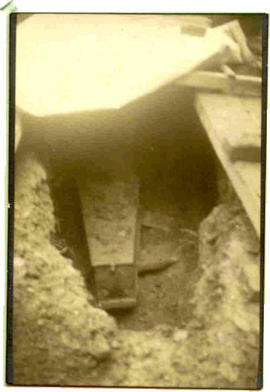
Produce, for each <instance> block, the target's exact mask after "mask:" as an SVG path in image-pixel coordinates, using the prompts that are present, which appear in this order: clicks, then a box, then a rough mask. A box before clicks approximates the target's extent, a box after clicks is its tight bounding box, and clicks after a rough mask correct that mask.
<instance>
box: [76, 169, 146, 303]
mask: <svg viewBox="0 0 270 392" xmlns="http://www.w3.org/2000/svg"><path fill="white" fill-rule="evenodd" d="M78 187H79V193H80V198H81V205H82V213H83V218H84V224H85V231H86V235H87V241H88V247H89V252H90V261H91V264H92V267H93V270H94V277H95V284H96V291H97V296H98V301H99V303H100V304H101V306H102V307H103V308H105V309H110V308H123V307H132V306H135V305H136V295H137V270H136V263H135V261H136V247H137V238H138V237H137V234H138V228H137V212H138V204H139V186H138V184H137V183H127V182H120V181H111V180H107V181H97V180H93V179H91V178H89V176H84V179H83V180H82V179H81V180H78Z"/></svg>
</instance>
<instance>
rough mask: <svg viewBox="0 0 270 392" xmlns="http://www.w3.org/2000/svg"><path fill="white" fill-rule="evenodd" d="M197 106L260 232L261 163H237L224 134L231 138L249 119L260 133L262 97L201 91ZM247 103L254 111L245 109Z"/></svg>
mask: <svg viewBox="0 0 270 392" xmlns="http://www.w3.org/2000/svg"><path fill="white" fill-rule="evenodd" d="M245 101H247V102H245ZM195 107H196V110H197V113H198V115H199V117H200V119H201V122H202V124H203V126H204V128H205V130H206V132H207V134H208V136H209V139H210V141H211V143H212V144H213V147H214V149H215V151H216V153H217V156H218V158H219V159H220V161H221V163H222V165H223V167H224V169H225V171H226V173H227V175H228V177H229V179H230V180H231V182H232V185H233V187H234V189H235V191H236V193H237V194H238V196H239V198H240V200H241V201H242V203H243V206H244V208H245V209H246V212H247V215H248V216H249V218H250V221H251V222H252V224H253V226H254V228H255V230H256V232H257V234H258V236H260V163H250V162H234V163H233V162H232V161H231V160H230V158H229V155H228V153H227V151H226V149H225V148H224V137H227V138H228V139H229V138H230V134H233V133H237V132H239V128H241V127H242V126H243V127H244V126H247V121H248V119H250V124H249V125H250V128H249V129H250V131H251V128H253V131H254V133H256V134H257V133H260V131H261V130H260V120H258V119H257V116H258V115H259V114H260V111H259V110H258V107H260V99H258V98H257V99H256V98H249V97H241V98H240V97H233V96H232V97H229V96H225V95H221V94H198V95H197V96H196V99H195ZM246 107H249V108H250V111H251V112H252V114H250V113H249V112H248V111H245V110H244V108H246ZM259 118H260V116H259ZM257 120H258V121H257Z"/></svg>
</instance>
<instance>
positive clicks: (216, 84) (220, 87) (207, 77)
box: [176, 71, 262, 97]
mask: <svg viewBox="0 0 270 392" xmlns="http://www.w3.org/2000/svg"><path fill="white" fill-rule="evenodd" d="M176 83H177V84H178V85H180V86H187V87H194V88H199V89H205V90H215V91H222V92H224V93H227V94H230V95H232V94H234V95H252V96H258V97H260V96H261V88H262V79H261V78H260V77H257V76H246V75H236V76H235V77H230V76H228V75H226V74H225V73H222V72H209V71H194V72H191V73H189V74H188V75H185V76H183V77H180V78H179V79H178V80H177V81H176Z"/></svg>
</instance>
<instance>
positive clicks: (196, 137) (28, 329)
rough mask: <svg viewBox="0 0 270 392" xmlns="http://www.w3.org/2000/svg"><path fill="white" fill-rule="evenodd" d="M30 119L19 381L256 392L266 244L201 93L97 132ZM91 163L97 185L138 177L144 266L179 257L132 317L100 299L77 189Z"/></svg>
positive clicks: (140, 107) (179, 94)
mask: <svg viewBox="0 0 270 392" xmlns="http://www.w3.org/2000/svg"><path fill="white" fill-rule="evenodd" d="M24 122H25V129H26V132H25V134H24V135H23V139H22V141H21V144H20V145H19V148H18V150H17V152H16V173H15V229H14V311H13V320H14V323H13V361H14V367H13V371H14V373H13V376H14V382H15V384H20V385H85V386H141V387H144V386H148V387H214V388H215V387H220V388H228V387H240V388H245V387H248V388H252V387H255V386H256V383H257V367H258V345H259V290H260V287H259V245H258V239H257V237H256V234H255V233H254V231H253V228H252V227H251V225H250V223H249V221H248V219H247V217H246V215H245V212H244V210H243V208H242V206H241V204H240V202H239V200H238V199H237V197H236V195H235V194H234V191H233V190H232V189H231V187H230V184H229V182H228V180H227V179H226V176H225V174H224V173H223V172H222V170H221V169H220V167H219V164H218V162H217V158H216V156H215V153H214V151H213V149H212V147H211V145H210V143H209V142H208V139H207V136H206V134H205V132H204V129H203V128H202V126H201V124H200V122H199V119H198V118H197V115H196V113H195V110H194V108H193V93H192V92H191V91H189V90H181V89H179V88H178V87H175V86H169V87H166V88H163V89H161V90H160V91H158V93H155V94H152V95H150V96H148V97H146V98H144V99H141V100H139V101H138V102H135V103H132V104H130V105H128V106H127V107H125V108H123V109H121V110H120V111H106V113H103V112H102V113H100V112H98V113H92V114H91V122H90V125H87V128H86V125H85V124H86V123H87V124H88V123H89V114H88V113H87V114H85V116H84V114H82V115H80V116H79V117H76V115H73V116H71V117H69V120H68V121H67V120H66V119H65V118H64V117H63V116H54V117H51V118H46V119H38V118H37V119H31V120H30V119H29V118H28V116H27V115H25V114H24ZM78 127H79V129H78ZM46 129H50V132H48V131H46ZM99 130H100V133H98V131H99ZM64 132H66V133H64ZM89 134H91V135H94V137H93V136H92V139H91V137H90V136H89ZM97 135H100V136H97ZM108 135H109V136H110V138H109V139H108ZM89 140H90V141H91V143H89ZM108 140H109V142H108ZM85 167H87V169H88V168H89V167H90V168H91V170H90V176H92V178H93V181H94V180H95V178H97V177H100V176H107V175H109V176H113V177H114V178H121V179H126V178H129V176H133V175H134V174H135V175H136V177H137V178H138V179H139V183H140V215H141V216H142V219H140V246H139V249H138V252H137V254H136V257H137V259H138V260H137V263H138V264H139V265H147V263H148V264H149V265H155V263H156V261H157V259H159V260H160V261H164V260H165V261H166V260H170V259H173V260H174V262H173V263H172V264H171V265H168V266H166V268H163V269H159V268H154V269H152V270H150V269H149V268H148V269H147V268H144V271H143V273H140V274H139V277H138V303H137V306H136V307H134V308H133V309H130V310H121V311H116V310H115V311H110V313H108V312H105V311H104V310H102V309H100V308H99V307H98V306H97V304H96V300H95V298H96V288H95V282H94V279H93V272H92V267H91V262H90V259H89V249H88V245H87V238H86V233H85V228H84V223H83V216H82V210H81V202H80V197H79V192H78V188H77V185H76V184H77V183H78V178H79V177H80V176H81V175H84V174H83V173H85ZM88 173H89V170H88ZM220 173H222V174H220ZM220 184H222V186H223V185H224V184H225V185H226V190H225V191H224V187H222V191H220V189H221V187H220ZM251 243H252V244H253V245H252V246H251Z"/></svg>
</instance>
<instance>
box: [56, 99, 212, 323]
mask: <svg viewBox="0 0 270 392" xmlns="http://www.w3.org/2000/svg"><path fill="white" fill-rule="evenodd" d="M188 109H189V110H188V111H187V112H186V116H187V117H186V119H185V121H184V124H181V121H180V122H179V120H176V119H177V118H179V110H178V111H177V113H175V117H171V116H170V117H169V116H167V119H168V123H166V122H165V123H163V127H164V129H159V130H158V132H156V134H153V132H151V138H149V135H147V134H144V133H141V140H140V142H139V143H138V141H137V145H136V143H134V146H131V149H133V151H135V153H134V157H135V159H134V167H135V168H136V174H137V175H138V178H139V181H140V207H139V209H140V217H141V219H140V246H139V249H138V252H137V255H136V259H137V265H138V298H137V299H138V303H137V306H136V307H134V308H132V309H129V310H126V309H125V310H111V311H110V313H111V314H112V315H113V316H114V317H115V318H116V319H117V321H118V324H119V326H120V327H121V328H126V329H134V330H146V329H150V328H153V327H154V326H155V325H160V324H168V325H171V326H174V325H175V326H178V327H180V328H183V327H184V326H185V325H186V323H187V322H188V321H189V320H190V318H191V317H192V305H191V304H190V302H189V300H190V299H191V297H192V291H193V287H194V284H195V282H196V280H197V278H198V274H199V268H198V228H199V224H200V222H201V221H202V220H203V219H204V218H205V217H206V216H207V215H208V213H209V212H210V211H211V210H212V208H213V206H214V205H215V203H216V201H217V200H216V198H217V185H216V177H215V175H216V170H215V166H216V158H215V154H214V152H213V150H212V148H211V146H210V144H209V142H208V140H207V137H206V135H205V133H204V130H203V129H202V127H201V126H200V123H199V121H198V120H197V118H196V114H195V112H194V110H191V106H189V107H188ZM171 118H173V119H174V121H173V122H172V123H170V120H169V119H171ZM180 118H181V116H180ZM168 132H170V133H168ZM168 135H169V136H168ZM138 145H139V148H138ZM121 148H122V146H121ZM68 170H69V171H68ZM68 170H67V167H66V166H65V162H63V164H62V166H61V164H60V165H59V162H58V163H57V166H55V168H54V170H53V171H51V173H52V174H51V176H50V178H51V179H50V189H51V195H52V199H53V202H54V206H55V214H56V218H57V222H58V227H57V228H56V233H55V234H54V236H55V237H56V242H57V237H58V242H60V246H61V241H63V243H64V245H63V247H64V248H63V249H62V252H63V253H64V255H66V256H67V257H70V258H72V260H73V262H74V265H75V267H76V268H78V269H80V270H81V271H82V273H83V275H84V277H85V280H86V282H87V286H88V288H89V290H90V291H91V292H92V293H93V295H94V296H95V294H96V293H95V286H94V283H95V282H94V280H93V276H92V269H91V262H90V260H89V249H88V245H87V238H86V233H85V228H84V223H83V216H82V211H81V203H80V197H79V192H78V189H77V186H76V181H75V178H74V173H75V175H76V176H79V175H80V173H79V172H78V171H76V168H74V170H70V167H69V169H68ZM70 172H71V173H72V175H70V174H69V173H70ZM60 173H61V174H60ZM57 230H58V231H57ZM163 262H165V266H163V267H162V266H161V267H153V268H152V269H151V268H150V267H149V266H151V265H157V264H160V263H161V264H162V263H163ZM166 262H168V263H167V265H166ZM144 264H147V265H148V268H147V269H146V270H143V268H141V267H140V266H141V265H144Z"/></svg>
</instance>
